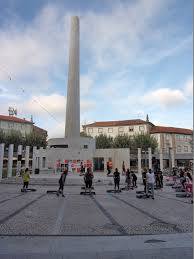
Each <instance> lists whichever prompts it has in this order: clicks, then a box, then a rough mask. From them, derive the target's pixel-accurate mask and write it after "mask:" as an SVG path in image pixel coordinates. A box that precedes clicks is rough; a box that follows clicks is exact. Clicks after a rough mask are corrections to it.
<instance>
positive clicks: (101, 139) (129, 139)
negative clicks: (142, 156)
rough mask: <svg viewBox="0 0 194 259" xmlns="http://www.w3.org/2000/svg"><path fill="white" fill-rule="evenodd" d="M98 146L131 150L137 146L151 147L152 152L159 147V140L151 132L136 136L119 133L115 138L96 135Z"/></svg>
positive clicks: (145, 148) (146, 148)
mask: <svg viewBox="0 0 194 259" xmlns="http://www.w3.org/2000/svg"><path fill="white" fill-rule="evenodd" d="M95 139H96V148H97V149H101V148H102V149H104V148H130V149H131V151H132V152H133V151H135V152H136V151H137V148H141V149H142V150H148V148H149V147H151V149H152V152H154V150H155V149H156V148H157V146H158V143H157V140H156V139H155V138H154V137H153V136H151V135H149V134H138V135H134V136H128V135H123V136H121V135H118V136H116V137H115V138H112V137H110V136H106V135H103V134H101V135H99V136H96V138H95Z"/></svg>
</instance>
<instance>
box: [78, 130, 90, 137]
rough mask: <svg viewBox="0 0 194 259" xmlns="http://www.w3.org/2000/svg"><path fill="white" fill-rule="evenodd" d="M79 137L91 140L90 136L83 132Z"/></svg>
mask: <svg viewBox="0 0 194 259" xmlns="http://www.w3.org/2000/svg"><path fill="white" fill-rule="evenodd" d="M80 137H87V138H92V136H90V135H87V133H85V132H84V131H82V132H80Z"/></svg>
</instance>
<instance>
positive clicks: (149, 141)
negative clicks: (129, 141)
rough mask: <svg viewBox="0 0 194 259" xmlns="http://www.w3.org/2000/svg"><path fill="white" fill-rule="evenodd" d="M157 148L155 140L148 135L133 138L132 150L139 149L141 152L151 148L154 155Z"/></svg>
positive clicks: (138, 135)
mask: <svg viewBox="0 0 194 259" xmlns="http://www.w3.org/2000/svg"><path fill="white" fill-rule="evenodd" d="M157 146H158V142H157V140H156V139H155V138H154V137H153V136H151V135H150V134H137V135H134V136H133V148H134V149H137V148H141V149H142V150H148V148H149V147H151V149H152V153H154V151H155V149H156V148H157Z"/></svg>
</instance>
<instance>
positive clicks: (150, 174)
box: [146, 169, 155, 200]
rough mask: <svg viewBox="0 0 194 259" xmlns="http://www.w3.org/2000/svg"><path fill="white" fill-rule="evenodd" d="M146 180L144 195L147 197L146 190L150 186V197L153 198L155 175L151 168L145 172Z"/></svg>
mask: <svg viewBox="0 0 194 259" xmlns="http://www.w3.org/2000/svg"><path fill="white" fill-rule="evenodd" d="M146 181H147V189H146V195H147V197H148V191H149V188H151V193H152V199H153V200H154V183H155V175H154V173H153V172H152V170H151V169H149V172H148V173H147V174H146Z"/></svg>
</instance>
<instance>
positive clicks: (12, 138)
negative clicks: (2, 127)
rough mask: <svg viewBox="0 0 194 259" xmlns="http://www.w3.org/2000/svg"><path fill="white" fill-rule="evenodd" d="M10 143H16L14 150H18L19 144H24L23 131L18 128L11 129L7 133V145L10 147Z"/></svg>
mask: <svg viewBox="0 0 194 259" xmlns="http://www.w3.org/2000/svg"><path fill="white" fill-rule="evenodd" d="M9 144H14V151H17V147H18V145H23V144H24V137H23V136H22V133H21V132H20V131H18V130H14V129H12V130H10V131H9V132H7V133H6V134H5V146H6V147H8V146H9Z"/></svg>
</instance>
